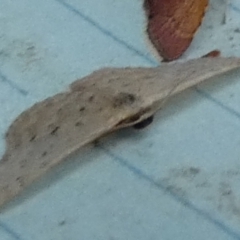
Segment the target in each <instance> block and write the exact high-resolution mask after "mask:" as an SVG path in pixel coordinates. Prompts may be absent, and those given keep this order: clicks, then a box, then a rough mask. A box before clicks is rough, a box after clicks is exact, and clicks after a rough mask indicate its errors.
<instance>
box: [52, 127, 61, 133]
mask: <svg viewBox="0 0 240 240" xmlns="http://www.w3.org/2000/svg"><path fill="white" fill-rule="evenodd" d="M59 128H60V127H59V126H56V127H55V128H54V129H53V130H52V131H51V132H50V134H51V135H55V134H56V133H57V131H58V130H59Z"/></svg>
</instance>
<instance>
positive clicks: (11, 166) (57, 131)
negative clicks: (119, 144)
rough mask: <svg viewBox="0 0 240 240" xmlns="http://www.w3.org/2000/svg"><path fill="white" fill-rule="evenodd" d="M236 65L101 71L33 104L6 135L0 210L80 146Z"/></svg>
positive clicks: (239, 61) (239, 63) (201, 62)
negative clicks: (0, 207) (64, 90)
mask: <svg viewBox="0 0 240 240" xmlns="http://www.w3.org/2000/svg"><path fill="white" fill-rule="evenodd" d="M239 67H240V58H233V57H231V58H224V57H216V58H199V59H195V60H189V61H186V62H181V63H180V62H178V63H163V64H161V66H159V67H155V68H122V69H120V68H105V69H102V70H98V71H95V72H93V73H92V74H90V75H89V76H86V77H84V78H83V79H80V80H77V81H76V82H73V83H72V84H71V85H70V87H69V89H68V90H67V91H66V92H63V93H59V94H57V95H55V96H53V97H50V98H47V99H46V100H44V101H42V102H39V103H36V104H35V105H33V106H32V107H31V108H29V109H27V110H26V111H24V112H23V113H22V114H20V115H19V116H18V117H17V119H16V120H15V121H14V122H13V123H12V125H11V126H10V127H9V129H8V131H7V133H6V151H5V154H4V155H3V157H2V159H1V161H0V206H1V205H3V204H4V203H6V202H8V201H9V200H11V199H12V198H13V197H15V196H16V195H18V194H19V193H20V192H22V191H23V190H24V189H25V188H26V187H27V186H29V185H30V184H31V183H33V182H34V181H35V180H36V179H38V178H39V177H41V176H42V175H44V173H46V172H47V171H48V170H50V169H51V168H52V167H54V166H55V165H56V164H59V163H60V162H62V161H63V160H64V159H66V157H68V156H69V155H71V154H72V153H74V152H76V151H77V150H78V149H79V148H81V147H82V146H84V145H86V144H88V143H90V142H93V141H94V140H96V139H98V138H99V137H101V136H103V135H106V134H108V133H110V132H113V131H115V130H117V129H120V128H125V127H129V126H134V125H135V126H136V124H139V123H141V122H143V121H144V120H145V121H146V119H150V117H151V116H152V115H153V114H154V113H155V112H156V111H157V110H159V109H160V108H161V106H162V104H163V102H164V101H165V100H166V99H168V98H169V97H170V96H172V95H174V94H176V93H179V92H181V91H183V90H184V89H187V88H190V87H192V86H194V85H196V84H198V83H200V82H202V81H205V80H208V79H210V78H211V77H213V76H216V75H220V74H222V73H225V72H227V71H230V70H233V69H236V68H239Z"/></svg>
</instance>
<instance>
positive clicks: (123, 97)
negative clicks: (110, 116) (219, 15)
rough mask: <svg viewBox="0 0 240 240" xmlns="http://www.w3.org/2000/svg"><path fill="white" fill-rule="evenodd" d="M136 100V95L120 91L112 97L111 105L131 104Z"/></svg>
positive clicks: (116, 106)
mask: <svg viewBox="0 0 240 240" xmlns="http://www.w3.org/2000/svg"><path fill="white" fill-rule="evenodd" d="M135 101H136V96H135V95H134V94H131V93H125V92H121V93H119V94H118V95H117V96H116V97H115V98H114V99H113V107H114V108H118V107H122V106H126V105H127V106H129V105H132V104H133V103H134V102H135Z"/></svg>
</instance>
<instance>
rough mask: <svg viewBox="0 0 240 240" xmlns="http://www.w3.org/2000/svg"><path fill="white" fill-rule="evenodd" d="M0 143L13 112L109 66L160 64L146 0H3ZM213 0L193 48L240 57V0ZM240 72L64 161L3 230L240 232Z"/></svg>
mask: <svg viewBox="0 0 240 240" xmlns="http://www.w3.org/2000/svg"><path fill="white" fill-rule="evenodd" d="M0 2H1V8H0V103H1V108H0V116H1V118H0V133H1V136H2V138H1V144H0V153H1V154H3V152H4V147H5V145H4V138H3V137H4V133H5V131H6V130H7V127H8V126H9V125H10V123H11V121H13V119H14V118H15V117H16V116H17V115H18V114H19V113H21V111H23V110H24V109H26V108H28V107H29V106H31V105H32V104H33V103H35V102H37V101H39V100H42V99H44V98H45V97H48V96H50V95H53V94H55V93H57V92H59V91H62V90H64V89H66V88H67V86H68V84H70V83H71V82H72V81H74V80H76V79H77V78H81V77H83V76H85V75H87V74H89V73H90V72H92V71H93V70H96V69H99V68H101V67H104V66H118V67H125V66H156V65H157V64H158V60H157V58H155V57H154V54H153V53H152V52H151V50H150V47H149V43H147V40H146V39H147V38H146V36H145V30H144V29H145V16H144V12H143V9H142V0H132V1H129V0H121V1H116V0H87V1H77V0H51V1H49V0H42V1H37V0H31V1H30V0H21V1H14V0H9V1H6V0H0ZM223 14H224V1H223V0H215V1H214V0H212V1H211V3H210V7H209V11H208V13H207V15H206V17H205V19H204V22H203V25H202V26H201V28H200V30H199V31H198V33H197V34H196V36H195V38H194V41H193V43H192V45H191V47H190V48H189V49H188V51H187V52H186V53H185V54H184V56H183V58H194V57H199V56H201V55H204V54H206V53H207V52H209V51H211V50H213V49H215V48H218V49H220V50H221V52H222V55H224V56H239V57H240V33H239V32H238V31H236V29H239V28H240V2H239V1H238V0H235V1H234V0H232V1H231V5H230V6H229V8H228V11H227V23H226V24H225V25H222V19H223ZM239 93H240V71H235V72H234V73H232V74H227V75H225V76H222V77H221V79H218V80H217V81H211V82H209V83H205V84H201V85H200V86H198V88H195V89H193V90H188V91H186V92H185V93H184V94H181V95H180V96H177V97H175V98H174V99H171V100H170V102H169V103H168V104H167V105H166V107H165V109H164V110H162V111H161V112H160V113H158V114H157V116H156V118H155V122H154V123H153V124H152V125H151V126H150V127H149V128H147V129H145V130H143V131H140V132H137V131H134V130H132V129H128V130H124V131H121V132H119V133H116V134H114V135H112V136H109V137H108V138H105V139H103V140H102V141H101V143H100V145H99V146H97V147H91V146H90V147H89V148H86V149H84V150H83V151H81V152H80V153H79V154H78V155H77V156H76V157H75V158H74V159H71V161H68V162H66V163H65V164H63V165H61V166H59V167H58V168H57V169H55V170H54V171H53V172H52V173H50V174H48V175H47V176H45V177H44V178H43V179H42V180H41V181H39V182H38V183H36V184H34V185H33V186H32V187H31V188H30V189H29V190H28V191H27V192H26V193H25V194H23V195H22V196H21V197H19V198H18V199H17V200H16V201H14V202H13V203H12V204H10V205H9V206H8V207H7V208H6V209H5V211H4V212H3V213H1V215H0V240H32V239H34V240H45V239H46V240H61V239H63V240H66V239H67V240H68V239H69V240H79V239H81V240H82V239H84V240H85V239H86V240H88V239H97V240H98V239H99V240H102V239H104V240H106V239H108V240H125V239H129V240H135V239H139V240H141V239H142V240H146V239H153V240H155V239H163V240H172V239H178V240H185V239H193V240H200V239H201V240H202V239H205V240H208V239H209V240H212V239H218V240H231V239H240V229H239V224H240V190H239V189H240V184H239V180H240V147H239V146H240V134H239V129H240V105H239V102H240V94H239Z"/></svg>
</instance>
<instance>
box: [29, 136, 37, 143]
mask: <svg viewBox="0 0 240 240" xmlns="http://www.w3.org/2000/svg"><path fill="white" fill-rule="evenodd" d="M36 137H37V136H36V135H33V136H32V137H31V138H30V140H29V141H30V142H32V141H34V140H35V138H36Z"/></svg>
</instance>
